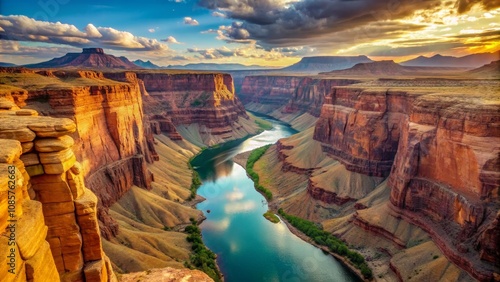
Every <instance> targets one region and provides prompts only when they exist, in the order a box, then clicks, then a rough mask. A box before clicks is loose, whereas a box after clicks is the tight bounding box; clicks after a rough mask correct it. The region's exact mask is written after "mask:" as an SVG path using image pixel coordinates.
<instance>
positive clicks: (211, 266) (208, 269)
mask: <svg viewBox="0 0 500 282" xmlns="http://www.w3.org/2000/svg"><path fill="white" fill-rule="evenodd" d="M190 220H191V225H188V226H187V227H186V229H185V231H186V233H188V234H189V235H188V236H187V237H186V240H187V241H188V242H190V243H192V245H191V249H192V250H193V252H194V253H193V254H192V255H191V256H190V257H189V262H186V263H184V265H185V266H186V267H189V268H191V269H193V268H197V269H199V270H201V271H203V272H205V273H206V274H207V275H208V276H210V277H211V278H212V279H213V280H214V281H222V279H221V278H222V275H221V273H220V272H219V269H218V268H217V263H216V262H215V258H216V255H215V254H214V253H213V252H212V251H210V250H209V249H208V248H207V247H205V244H203V240H202V239H201V230H200V228H199V227H198V226H197V223H196V220H195V219H194V218H191V219H190Z"/></svg>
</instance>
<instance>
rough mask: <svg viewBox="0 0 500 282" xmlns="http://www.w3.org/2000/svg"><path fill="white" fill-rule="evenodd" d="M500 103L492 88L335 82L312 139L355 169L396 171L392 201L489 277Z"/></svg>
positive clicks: (460, 260) (493, 256) (494, 259)
mask: <svg viewBox="0 0 500 282" xmlns="http://www.w3.org/2000/svg"><path fill="white" fill-rule="evenodd" d="M415 92H416V93H415ZM499 104H500V101H499V99H498V96H497V95H495V94H494V93H493V94H475V95H474V94H457V93H449V94H447V93H440V94H426V93H425V92H421V93H418V91H413V93H412V92H410V91H407V90H404V91H403V90H401V91H397V90H387V89H383V90H381V89H376V90H372V89H370V88H356V87H348V88H337V89H335V90H334V91H332V94H331V95H330V97H328V98H327V99H326V101H325V104H324V105H323V108H322V112H321V116H320V119H319V120H318V122H317V124H316V128H315V132H314V139H315V140H317V141H320V142H321V143H322V147H323V151H324V152H325V153H327V154H328V155H329V156H331V157H332V158H334V159H336V160H338V161H340V162H341V163H342V164H343V165H344V166H345V167H346V169H347V170H349V171H354V172H359V173H362V174H366V175H373V176H381V177H389V181H388V187H389V188H390V189H391V190H390V191H391V194H390V202H391V204H390V205H389V206H390V207H391V208H392V209H393V210H394V211H395V212H396V213H398V214H399V215H400V216H401V217H403V218H404V219H405V220H407V221H409V222H411V223H413V224H415V225H417V226H419V227H421V228H422V229H424V230H425V231H426V232H427V233H428V234H429V235H430V236H431V237H432V239H433V241H434V242H435V243H436V244H437V245H438V247H439V248H440V249H441V250H442V251H443V252H444V253H445V255H446V256H447V257H448V258H449V259H450V260H451V261H453V262H454V263H455V264H457V265H458V266H460V267H461V268H463V269H465V270H466V271H467V272H469V273H470V274H471V275H472V276H474V277H476V278H478V279H480V280H490V279H493V273H496V275H498V268H496V267H498V265H499V261H498V257H499V256H498V255H499V253H498V236H500V234H499V233H497V232H498V210H499V208H500V205H499V201H498V194H499V193H498V191H499V187H500V169H499V168H500V166H499V165H498V164H499V154H500V146H499V145H498V144H500V126H499V121H500V112H499ZM493 234H495V235H493ZM495 236H496V239H494V237H495ZM495 268H496V269H497V270H495Z"/></svg>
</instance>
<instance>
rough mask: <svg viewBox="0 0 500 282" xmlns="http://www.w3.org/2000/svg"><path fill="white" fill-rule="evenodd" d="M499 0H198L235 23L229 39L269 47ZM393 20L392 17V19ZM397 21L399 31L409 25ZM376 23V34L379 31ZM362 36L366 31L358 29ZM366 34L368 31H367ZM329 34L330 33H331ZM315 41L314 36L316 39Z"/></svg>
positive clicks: (356, 32) (228, 32) (488, 5)
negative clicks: (417, 12)
mask: <svg viewBox="0 0 500 282" xmlns="http://www.w3.org/2000/svg"><path fill="white" fill-rule="evenodd" d="M499 2H500V0H483V1H479V0H477V1H476V0H458V1H448V2H445V1H441V0H421V1H417V0H389V1H380V0H303V1H295V2H292V1H289V2H288V4H287V3H286V1H285V0H242V1H241V0H200V1H199V2H198V3H199V5H201V6H203V7H206V8H208V9H211V10H219V11H223V12H224V14H225V15H226V17H227V18H232V19H234V20H237V21H243V22H242V23H239V26H238V27H232V28H231V29H228V30H226V31H224V35H225V36H227V37H228V38H233V39H242V37H244V38H245V39H255V40H258V41H259V42H261V43H262V44H263V45H267V46H268V48H271V47H274V46H299V45H301V44H303V41H304V39H310V38H315V39H318V38H319V39H320V40H319V41H321V40H326V37H328V36H331V37H336V36H337V33H339V32H344V31H351V33H350V35H351V37H359V36H360V34H359V30H356V29H357V28H359V27H363V26H366V25H370V24H373V23H387V22H390V21H394V20H397V19H401V18H404V17H406V16H410V15H412V14H413V13H414V12H415V11H418V10H428V11H434V10H438V9H440V7H442V6H443V5H446V6H455V7H457V8H456V9H457V10H458V11H460V12H461V11H465V10H466V9H470V7H472V6H473V5H476V4H481V5H482V6H484V7H485V8H488V9H491V8H493V7H496V6H498V5H499ZM397 24H398V23H395V25H397ZM407 28H408V25H405V24H401V26H399V30H400V31H401V32H407V31H408V29H407ZM383 32H384V30H383V29H380V31H379V32H378V34H382V33H383ZM363 36H365V34H363ZM368 36H369V34H368ZM332 39H333V38H332ZM315 43H316V40H315Z"/></svg>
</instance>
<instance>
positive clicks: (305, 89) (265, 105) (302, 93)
mask: <svg viewBox="0 0 500 282" xmlns="http://www.w3.org/2000/svg"><path fill="white" fill-rule="evenodd" d="M356 82H358V81H356V80H352V79H317V78H311V77H301V76H277V75H274V76H247V77H245V80H244V81H243V85H242V87H241V91H240V92H239V93H238V96H239V97H240V98H241V100H242V102H243V103H244V104H245V107H247V109H249V110H251V111H255V112H259V113H262V114H267V115H271V116H273V117H275V118H277V119H279V120H282V121H284V122H287V123H290V124H291V125H292V126H293V127H294V128H297V129H299V130H302V129H304V128H307V127H308V126H301V124H302V125H304V123H306V124H309V125H311V124H313V123H314V122H315V121H316V118H318V117H319V116H320V113H321V107H322V105H323V103H324V97H325V96H326V95H328V94H329V93H331V91H332V88H333V87H335V86H342V85H349V84H353V83H356ZM301 116H302V119H304V116H308V117H309V119H310V121H309V122H307V121H304V120H302V121H301Z"/></svg>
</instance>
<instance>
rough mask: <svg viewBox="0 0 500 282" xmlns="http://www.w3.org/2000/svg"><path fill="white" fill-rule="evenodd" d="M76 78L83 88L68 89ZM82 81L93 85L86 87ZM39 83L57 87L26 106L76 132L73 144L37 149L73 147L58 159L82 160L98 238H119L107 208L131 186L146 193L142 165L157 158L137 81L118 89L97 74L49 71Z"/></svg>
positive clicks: (33, 94)
mask: <svg viewBox="0 0 500 282" xmlns="http://www.w3.org/2000/svg"><path fill="white" fill-rule="evenodd" d="M74 78H80V79H83V80H82V83H81V84H78V83H76V84H74V85H67V83H66V81H73V79H74ZM85 79H86V80H87V81H91V82H92V83H88V84H85V82H83V81H85ZM134 79H135V80H134ZM39 80H40V81H41V82H43V81H44V80H50V81H51V82H52V83H54V82H58V83H60V84H61V85H60V86H57V85H54V87H46V88H39V87H36V86H35V87H33V89H29V90H28V95H27V96H28V97H27V99H26V103H27V104H28V105H29V106H30V107H31V108H35V109H38V110H39V111H41V112H42V113H43V114H45V115H50V116H54V117H65V118H69V119H71V120H73V121H74V125H76V127H75V130H74V133H71V134H70V135H71V137H72V140H74V144H73V143H72V142H73V141H72V142H71V144H69V143H68V141H67V140H65V139H53V140H48V141H45V142H46V144H41V143H40V144H37V143H35V147H36V146H37V145H38V146H49V147H54V148H58V147H61V148H62V147H64V146H66V147H67V148H69V147H71V148H72V151H71V154H69V153H68V152H69V149H68V150H66V151H63V153H61V154H62V155H61V156H58V157H61V158H63V157H64V158H67V159H68V160H69V159H78V160H82V162H81V167H80V168H79V169H80V171H81V174H82V175H83V177H84V179H85V183H86V185H87V186H88V187H89V189H90V190H92V191H93V192H94V193H95V194H96V195H97V198H98V199H99V205H98V206H99V212H98V215H99V219H100V222H101V223H102V224H101V227H102V228H101V232H102V233H103V235H104V236H105V237H106V238H110V237H111V236H113V235H115V234H116V232H118V230H117V226H118V225H117V224H116V223H114V221H113V220H112V219H111V217H109V216H107V208H108V207H109V206H111V205H112V204H113V203H115V202H116V201H117V200H118V199H120V197H121V196H122V195H123V194H125V193H126V192H127V191H128V190H129V189H130V188H131V187H132V186H133V185H137V186H139V187H142V188H146V189H150V188H151V186H150V183H151V181H152V180H153V176H152V174H151V173H150V172H149V171H148V169H147V167H146V163H147V162H152V161H154V160H155V159H157V158H158V155H157V154H156V152H155V151H154V140H153V131H152V130H151V128H150V127H149V123H148V122H147V119H145V118H144V115H143V109H142V107H143V106H142V95H141V88H140V85H139V84H138V83H137V78H136V77H135V74H132V75H131V76H130V77H128V80H127V81H125V80H124V82H125V83H122V82H118V81H113V80H109V79H106V78H105V77H104V75H103V74H102V73H100V72H94V71H50V73H43V74H40V79H39ZM77 81H78V80H77ZM26 134H28V135H29V133H26ZM73 152H74V155H73ZM47 154H49V153H47ZM49 157H53V156H47V158H49ZM64 169H67V167H64Z"/></svg>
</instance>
